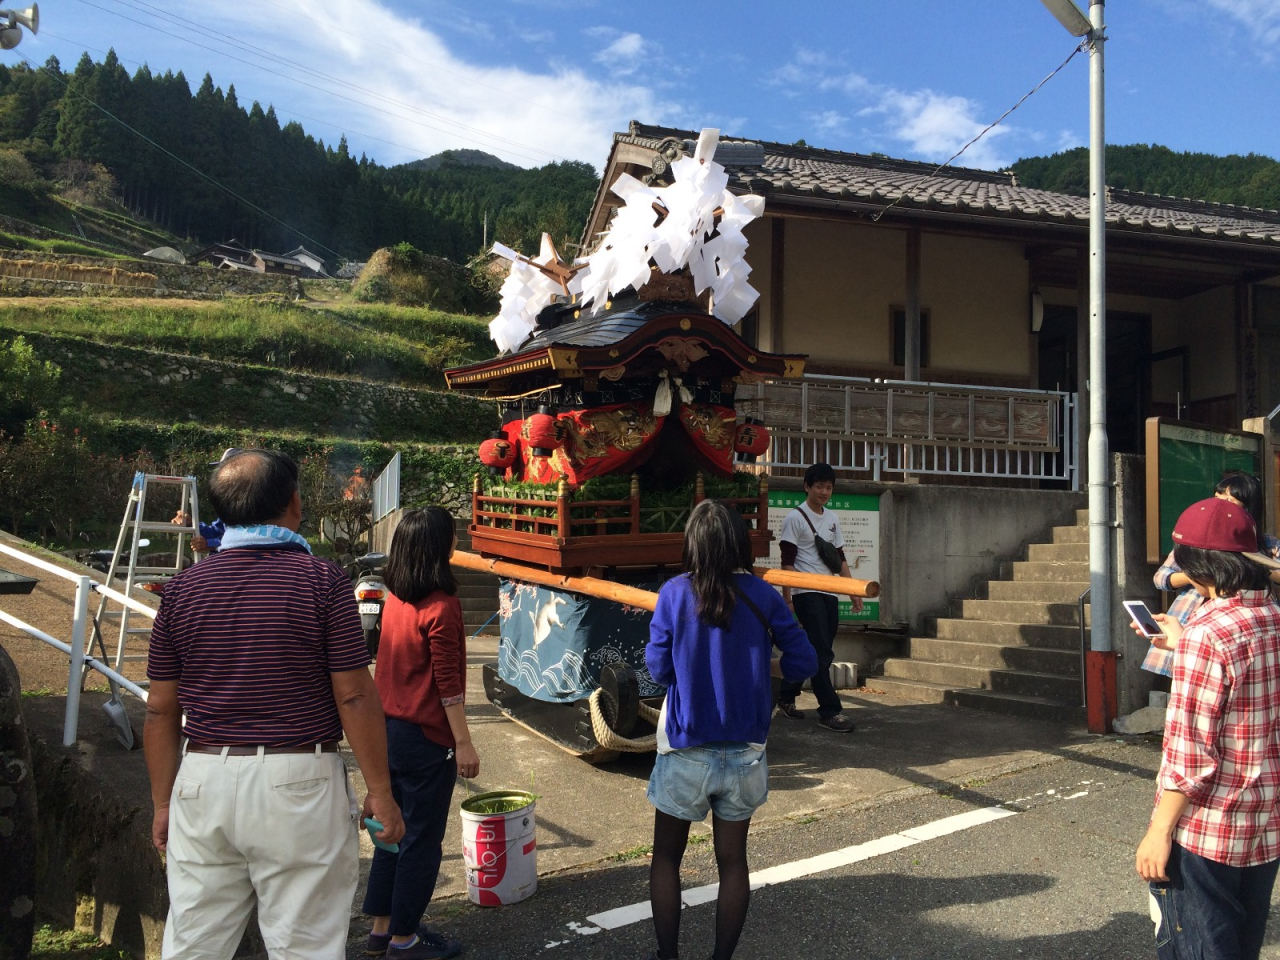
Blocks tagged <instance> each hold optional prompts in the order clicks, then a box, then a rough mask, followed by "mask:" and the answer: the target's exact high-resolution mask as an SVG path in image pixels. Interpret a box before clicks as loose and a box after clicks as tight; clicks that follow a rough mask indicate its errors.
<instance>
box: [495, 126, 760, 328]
mask: <svg viewBox="0 0 1280 960" xmlns="http://www.w3.org/2000/svg"><path fill="white" fill-rule="evenodd" d="M719 140H720V131H719V130H715V129H711V128H708V129H705V130H703V131H702V133H701V135H700V136H699V137H698V145H697V149H696V150H695V152H694V155H693V156H691V157H688V156H686V157H681V158H680V159H679V160H677V161H675V162H674V163H673V164H672V165H671V174H672V177H673V182H672V183H671V184H670V185H669V186H665V187H650V186H646V185H645V184H643V183H641V182H640V181H639V180H637V179H636V178H635V177H633V176H631V175H630V174H625V173H624V174H622V175H621V176H620V177H618V179H617V180H616V181H615V182H614V184H613V187H612V190H613V192H614V193H615V194H616V195H617V196H618V197H620V198H621V199H622V201H623V205H622V206H621V207H619V208H618V210H617V212H616V213H615V215H614V218H613V221H612V223H611V224H610V226H609V230H608V233H606V234H605V236H604V238H603V239H602V240H601V243H600V246H599V248H598V249H597V250H596V252H595V253H592V254H591V255H590V256H588V257H585V258H583V259H581V260H578V261H576V262H575V263H574V266H573V267H572V268H570V267H566V266H565V265H564V264H561V263H560V262H559V261H558V259H557V257H556V253H555V247H554V246H553V245H552V244H551V241H550V238H549V237H547V236H546V235H545V234H544V235H543V243H542V249H541V251H540V252H539V255H538V257H537V258H536V259H529V258H526V257H522V256H521V255H520V254H518V253H516V252H515V251H514V250H511V249H510V248H507V247H504V246H502V245H501V244H494V247H493V249H494V252H495V253H497V254H499V255H501V256H504V257H507V258H508V259H510V260H511V261H512V263H511V271H510V273H509V274H508V275H507V279H506V282H505V283H504V284H503V285H502V305H501V309H500V311H499V313H498V316H497V317H496V318H494V320H493V322H492V323H490V324H489V334H490V336H491V337H492V338H493V340H494V342H495V343H496V344H497V345H498V349H499V350H500V351H503V352H507V351H511V350H515V349H516V348H517V347H518V346H519V345H520V344H521V343H522V342H523V341H524V340H525V338H526V337H528V335H529V334H530V333H532V332H533V330H534V326H535V324H536V321H537V316H538V312H539V311H540V310H542V308H543V307H545V306H546V305H547V304H548V303H550V302H551V299H552V297H554V296H555V295H556V294H558V293H564V292H566V290H567V292H568V293H571V294H576V295H578V301H579V303H581V305H582V306H583V308H584V309H585V308H586V307H588V306H591V307H592V308H593V309H594V310H595V311H596V312H598V311H599V310H601V309H602V308H603V307H604V304H605V303H606V302H607V301H608V300H609V299H610V298H612V297H613V296H615V295H616V294H618V293H620V292H622V291H623V290H626V289H628V288H635V289H639V288H640V287H642V286H643V285H644V284H645V283H646V282H648V280H649V278H650V276H651V273H652V269H651V266H650V265H651V264H652V265H653V266H656V267H657V269H658V270H659V271H661V272H662V273H675V272H677V271H679V270H682V269H684V268H685V267H688V268H689V273H690V274H691V276H692V277H693V286H694V291H695V294H696V295H697V296H702V295H703V294H704V293H705V292H706V291H707V290H710V291H711V311H712V313H713V314H714V315H715V316H717V317H718V318H720V319H721V320H723V321H724V322H725V323H728V324H734V323H737V322H738V321H739V320H741V319H742V318H743V316H745V315H746V313H747V311H748V310H750V309H751V306H752V304H754V303H755V302H756V299H757V298H758V297H759V296H760V294H759V292H758V291H757V290H755V288H753V287H752V286H751V284H750V283H748V282H747V277H748V276H749V275H750V273H751V267H750V266H749V265H748V264H747V261H746V258H745V254H746V251H747V239H746V237H744V236H743V234H742V230H743V228H744V227H745V226H746V225H747V224H748V223H750V222H751V221H752V220H754V219H756V217H758V216H760V214H761V213H762V212H763V211H764V198H763V197H758V196H755V195H751V194H749V195H747V196H744V197H739V196H736V195H735V194H733V193H731V192H730V191H729V190H728V183H729V176H728V174H727V173H726V172H725V169H724V167H722V166H721V165H720V164H718V163H716V162H715V160H714V159H713V157H714V156H715V151H716V146H717V145H718V143H719Z"/></svg>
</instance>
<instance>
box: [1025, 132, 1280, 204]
mask: <svg viewBox="0 0 1280 960" xmlns="http://www.w3.org/2000/svg"><path fill="white" fill-rule="evenodd" d="M1013 170H1014V172H1015V173H1016V174H1017V175H1018V182H1019V183H1021V184H1022V185H1023V186H1027V187H1038V188H1040V189H1042V190H1057V191H1060V192H1062V193H1073V194H1076V195H1077V196H1087V195H1088V192H1089V151H1088V150H1087V149H1085V148H1084V147H1079V148H1077V149H1075V150H1068V151H1066V152H1065V153H1055V154H1053V155H1052V156H1048V157H1028V158H1026V159H1024V160H1019V161H1018V162H1017V163H1015V164H1014V165H1013ZM1107 183H1108V185H1110V186H1112V187H1117V188H1120V189H1122V190H1141V191H1142V192H1144V193H1162V194H1165V195H1166V196H1172V197H1193V198H1194V199H1197V200H1214V201H1217V202H1219V203H1236V204H1241V205H1243V206H1247V207H1265V208H1267V209H1270V210H1275V209H1280V163H1278V162H1276V161H1275V160H1273V159H1271V158H1270V157H1264V156H1260V155H1258V154H1256V153H1251V154H1249V155H1248V156H1245V157H1242V156H1239V155H1238V154H1233V155H1231V156H1229V157H1216V156H1214V155H1213V154H1209V153H1176V152H1174V151H1173V150H1170V149H1169V148H1168V147H1161V146H1157V145H1152V146H1147V145H1146V144H1134V145H1132V146H1124V147H1122V146H1109V147H1107Z"/></svg>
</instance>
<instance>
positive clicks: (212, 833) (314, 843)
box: [161, 753, 360, 960]
mask: <svg viewBox="0 0 1280 960" xmlns="http://www.w3.org/2000/svg"><path fill="white" fill-rule="evenodd" d="M357 820H358V808H357V806H356V801H355V794H354V793H353V792H352V790H351V785H350V783H349V782H348V781H347V771H346V767H345V766H344V765H343V763H342V758H341V757H340V756H339V755H338V754H336V753H321V754H315V753H283V754H269V755H259V756H249V757H223V756H221V755H219V754H207V753H190V754H187V755H186V756H184V757H183V758H182V765H181V767H179V769H178V779H177V780H176V781H175V783H174V785H173V795H172V797H171V800H170V805H169V847H168V856H167V860H168V880H169V917H168V920H167V922H166V924H165V931H164V947H163V952H162V954H161V956H162V957H163V958H164V960H206V958H207V960H215V958H216V960H230V958H231V956H232V955H233V954H234V953H235V950H236V947H237V946H239V944H240V938H241V936H243V934H244V930H245V927H246V926H247V925H248V922H249V914H250V912H251V911H252V909H253V906H254V903H255V902H256V903H257V906H258V925H259V927H260V928H261V929H262V939H263V942H264V943H265V944H266V947H267V952H268V954H269V955H270V957H271V958H272V960H304V958H305V960H311V958H314V960H342V958H344V957H345V956H346V941H347V932H348V927H349V925H350V920H351V901H352V898H353V897H354V895H355V889H356V881H357V878H358V872H359V856H360V843H359V836H358V834H357V832H356V831H357Z"/></svg>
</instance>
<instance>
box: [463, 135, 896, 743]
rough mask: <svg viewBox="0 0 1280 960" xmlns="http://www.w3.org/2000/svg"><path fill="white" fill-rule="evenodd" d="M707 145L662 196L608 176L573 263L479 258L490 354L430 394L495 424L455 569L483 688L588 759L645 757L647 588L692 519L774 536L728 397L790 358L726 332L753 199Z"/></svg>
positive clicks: (657, 694) (675, 171) (550, 258)
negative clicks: (465, 398) (496, 626)
mask: <svg viewBox="0 0 1280 960" xmlns="http://www.w3.org/2000/svg"><path fill="white" fill-rule="evenodd" d="M718 134H719V132H718V131H716V130H704V131H703V133H702V136H701V137H700V138H699V141H698V144H697V147H696V150H695V151H694V153H693V155H692V156H687V157H684V158H682V159H679V160H677V161H676V162H675V163H674V164H672V167H671V173H672V175H673V177H674V181H673V183H672V184H671V185H670V186H665V187H664V186H647V185H645V184H644V183H642V182H641V181H639V180H636V179H635V178H633V177H631V176H629V175H626V174H623V175H622V176H621V177H619V178H618V180H617V181H616V182H615V183H614V184H613V186H612V189H613V192H614V193H615V194H617V195H618V196H619V197H621V198H622V199H623V201H624V206H622V207H621V208H619V210H618V211H617V213H616V214H615V217H614V220H613V222H612V224H611V225H610V229H609V231H608V233H607V234H606V235H605V236H604V238H603V239H602V240H601V242H600V244H599V246H598V248H597V249H596V251H595V252H594V253H592V254H590V255H589V256H587V257H585V258H583V259H581V260H579V261H576V262H574V263H572V264H567V263H565V262H563V261H562V260H561V259H560V257H559V255H558V253H557V251H556V250H555V247H554V246H553V245H552V243H551V240H550V238H549V237H547V236H546V235H544V236H543V243H542V250H541V251H540V254H539V256H538V257H536V258H526V257H524V256H521V255H520V254H518V253H516V252H515V251H512V250H509V249H507V248H505V247H502V246H501V245H495V248H494V249H495V251H496V252H498V253H500V254H502V255H504V256H506V257H508V258H509V259H510V260H511V261H512V264H511V270H510V274H509V275H508V278H507V280H506V283H505V284H504V285H503V288H502V307H501V312H500V313H499V315H498V317H497V318H496V319H495V320H494V321H493V322H492V323H491V324H490V333H491V335H492V337H493V339H494V341H495V342H496V344H497V346H498V348H499V350H500V353H499V355H498V356H497V357H495V358H494V359H492V360H488V361H484V362H481V363H476V364H472V365H470V366H466V367H458V368H455V369H452V370H448V371H446V373H445V377H446V380H447V382H448V384H449V387H450V389H454V390H466V391H473V392H475V393H477V394H478V395H480V396H483V397H485V398H488V399H491V400H493V401H495V402H497V403H498V404H499V406H500V409H501V412H502V417H501V422H502V426H501V429H500V430H498V431H497V432H496V433H495V434H494V436H493V437H491V438H490V439H488V440H486V441H484V443H483V444H482V445H481V447H480V459H481V461H482V462H483V463H484V464H485V465H486V467H487V468H488V473H487V475H477V477H476V478H475V486H474V490H473V492H472V511H471V524H470V533H471V538H472V546H473V549H474V550H475V551H476V553H475V554H465V555H464V554H458V555H455V563H456V564H458V565H461V566H465V567H469V568H472V569H481V570H487V571H491V572H494V573H497V574H498V575H499V576H500V577H501V578H502V580H501V587H500V591H499V614H500V619H501V638H500V642H499V653H498V662H497V663H496V664H487V665H486V666H485V667H484V683H485V692H486V694H487V695H488V698H489V700H490V701H491V702H492V703H493V704H494V705H495V706H496V707H498V709H499V710H501V711H502V712H503V713H504V714H505V715H506V716H508V717H509V718H511V719H512V720H515V721H516V722H518V723H521V724H523V725H524V726H526V727H528V728H530V729H532V730H533V731H534V732H536V733H538V734H540V735H542V736H544V737H546V738H548V739H549V740H551V741H552V742H553V743H555V744H556V745H557V746H560V747H561V748H563V749H565V750H568V751H569V752H571V753H574V754H577V755H579V756H582V757H584V758H585V759H588V760H591V761H595V762H599V761H602V760H606V759H612V758H613V757H616V756H617V754H618V752H619V751H640V750H652V749H654V726H653V724H654V722H655V721H656V718H657V708H658V706H659V705H660V704H661V698H662V696H663V693H664V690H663V688H662V687H661V686H659V685H657V684H656V683H654V682H653V680H652V679H651V678H650V677H649V674H648V672H647V671H646V670H645V667H644V647H645V644H646V643H647V642H648V636H649V620H650V616H651V613H652V610H653V606H654V602H655V600H656V592H655V591H656V590H657V589H658V587H659V586H661V584H662V582H663V581H664V580H666V579H667V578H668V577H670V576H674V575H676V574H678V573H679V572H680V568H681V556H682V552H683V542H684V526H685V521H686V520H687V518H688V516H689V512H690V511H691V510H692V508H693V506H694V505H695V504H696V503H697V502H699V501H700V500H702V499H703V498H706V497H714V498H717V499H721V500H724V501H725V502H727V503H729V504H731V505H732V506H733V507H734V508H736V509H737V510H738V511H739V513H740V514H741V515H742V517H743V519H744V521H745V522H746V526H747V528H748V531H749V535H750V538H751V544H752V552H753V555H754V556H756V557H764V556H766V555H767V554H768V552H769V542H770V541H771V540H772V535H771V534H770V532H769V529H768V489H767V483H766V481H765V479H764V478H763V477H762V476H760V475H759V474H758V473H757V472H756V471H755V470H754V469H752V468H751V464H752V463H753V462H754V461H755V459H756V457H757V456H758V455H760V454H762V453H764V452H765V451H766V450H767V448H768V443H769V435H768V430H767V427H766V426H765V425H763V424H761V423H759V422H757V421H754V420H745V419H744V420H742V421H741V422H740V421H739V417H738V415H737V411H736V409H735V406H734V403H735V393H736V391H737V388H738V387H739V386H740V385H743V384H754V383H757V382H760V381H763V380H776V379H782V378H787V377H798V376H800V375H801V373H802V372H803V369H804V358H803V357H802V356H794V355H780V354H770V353H764V352H762V351H760V350H757V349H756V348H754V347H752V346H751V345H750V344H748V343H747V342H746V341H745V340H743V339H742V337H740V336H739V335H738V334H737V333H736V332H735V331H734V329H733V325H734V324H736V323H737V322H738V321H740V320H741V319H742V317H743V316H744V315H745V314H746V313H747V312H748V310H750V308H751V306H752V304H753V303H754V302H755V300H756V297H757V296H758V295H757V293H756V291H755V290H753V289H752V288H751V286H750V285H749V284H748V283H747V276H748V274H749V272H750V267H749V266H748V265H747V263H746V261H745V259H744V257H743V254H744V253H745V251H746V248H747V241H746V239H745V238H744V237H743V234H742V228H743V227H744V226H745V225H746V224H747V223H749V222H750V221H751V220H753V219H755V218H756V217H758V216H759V215H760V214H761V212H762V210H763V206H764V201H763V199H762V198H760V197H755V196H746V197H738V196H735V195H733V194H732V193H730V192H729V191H728V190H727V189H726V185H727V176H726V175H725V172H724V168H723V167H721V166H720V165H719V164H717V163H715V162H714V159H713V157H714V153H715V149H716V145H717V142H718ZM758 572H761V573H764V571H758ZM805 576H806V575H803V574H787V573H782V572H780V571H768V573H767V575H766V579H769V580H773V581H775V582H779V583H781V582H783V580H788V579H789V580H790V581H791V582H793V583H794V584H795V585H801V584H800V582H799V580H800V579H803V578H805ZM809 580H810V582H811V584H814V585H816V584H815V582H816V581H822V582H823V585H824V588H825V589H828V590H838V591H839V592H842V593H851V594H854V595H858V596H874V595H875V593H876V592H878V587H877V585H876V584H874V583H869V582H866V581H850V580H848V579H841V578H835V577H817V578H809Z"/></svg>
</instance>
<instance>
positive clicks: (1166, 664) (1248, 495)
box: [1142, 470, 1280, 677]
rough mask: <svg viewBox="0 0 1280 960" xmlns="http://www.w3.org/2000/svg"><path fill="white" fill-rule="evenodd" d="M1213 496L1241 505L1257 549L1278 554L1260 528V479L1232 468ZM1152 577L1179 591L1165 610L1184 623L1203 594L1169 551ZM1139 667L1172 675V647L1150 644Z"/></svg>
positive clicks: (1279, 548)
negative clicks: (1253, 531)
mask: <svg viewBox="0 0 1280 960" xmlns="http://www.w3.org/2000/svg"><path fill="white" fill-rule="evenodd" d="M1213 495H1214V496H1215V497H1218V498H1219V499H1221V500H1229V501H1231V502H1232V503H1235V504H1239V505H1240V506H1242V507H1244V509H1245V511H1246V512H1247V513H1248V514H1249V516H1250V517H1252V518H1253V522H1254V524H1255V525H1256V526H1257V528H1258V531H1259V536H1258V550H1259V552H1261V553H1267V554H1270V555H1271V556H1273V557H1280V540H1277V539H1276V538H1275V537H1273V536H1271V535H1270V534H1267V533H1262V529H1263V528H1264V527H1265V526H1266V522H1265V521H1266V516H1265V513H1264V511H1265V509H1266V499H1265V498H1264V497H1263V495H1262V481H1261V480H1259V479H1258V478H1257V477H1255V476H1253V475H1252V474H1248V473H1243V472H1241V471H1239V470H1233V471H1231V472H1230V473H1226V474H1224V475H1223V477H1222V479H1221V480H1219V481H1218V485H1217V486H1216V487H1214V488H1213ZM1151 579H1152V580H1153V581H1154V582H1155V585H1156V589H1157V590H1164V591H1166V592H1167V591H1172V590H1178V591H1180V592H1179V593H1178V595H1177V596H1176V597H1174V598H1173V602H1172V603H1171V604H1169V609H1168V610H1167V611H1165V612H1166V613H1168V614H1169V616H1171V617H1173V618H1174V619H1175V620H1177V621H1178V622H1179V623H1181V624H1184V625H1185V624H1186V623H1187V621H1188V620H1190V619H1191V615H1192V614H1193V613H1195V612H1196V608H1197V607H1199V606H1200V601H1201V599H1202V597H1201V596H1200V594H1199V593H1197V592H1196V588H1195V587H1193V586H1192V585H1191V581H1190V580H1189V579H1188V578H1187V575H1186V574H1185V573H1183V572H1182V568H1181V567H1179V566H1178V562H1177V561H1176V560H1175V559H1174V558H1173V551H1172V550H1170V551H1169V556H1168V557H1166V558H1165V561H1164V563H1162V564H1161V565H1160V567H1159V569H1158V570H1156V575H1155V576H1154V577H1152V578H1151ZM1271 579H1272V581H1275V582H1280V571H1277V572H1276V573H1273V574H1272V576H1271ZM1142 669H1143V670H1149V671H1151V672H1152V673H1158V674H1160V675H1161V676H1164V677H1171V676H1173V650H1172V649H1169V648H1166V647H1163V646H1161V645H1160V644H1157V643H1153V644H1152V645H1151V649H1150V650H1148V651H1147V655H1146V656H1145V657H1144V658H1143V660H1142Z"/></svg>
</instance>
